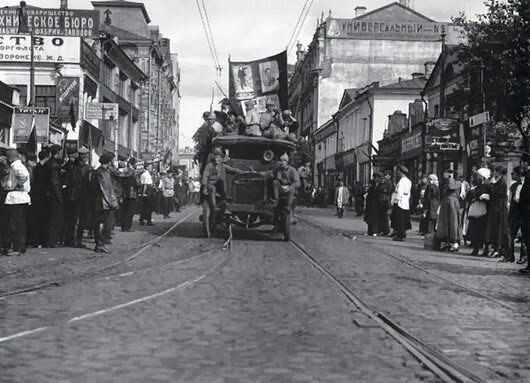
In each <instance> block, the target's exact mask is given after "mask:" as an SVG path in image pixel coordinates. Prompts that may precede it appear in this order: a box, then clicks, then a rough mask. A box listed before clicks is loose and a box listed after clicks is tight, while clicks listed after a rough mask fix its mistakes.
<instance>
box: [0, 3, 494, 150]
mask: <svg viewBox="0 0 530 383" xmlns="http://www.w3.org/2000/svg"><path fill="white" fill-rule="evenodd" d="M136 1H139V0H136ZM203 1H204V3H205V5H206V9H207V11H208V17H209V20H210V24H211V28H212V32H213V38H214V42H215V46H216V48H217V53H218V57H219V61H220V62H221V66H222V67H223V70H222V75H221V77H218V76H217V74H216V71H215V67H214V64H213V60H212V58H211V56H210V51H209V48H208V44H207V42H206V37H205V33H204V30H203V27H202V24H201V19H200V17H199V12H198V9H197V4H196V0H172V1H170V0H148V1H144V4H145V7H146V9H147V12H148V14H149V16H150V18H151V24H153V25H159V26H160V32H161V33H162V34H163V35H164V36H165V37H168V38H170V39H171V50H172V53H177V54H178V55H179V66H180V70H181V84H180V85H181V89H180V92H181V95H182V101H181V115H180V147H181V148H183V147H185V146H192V145H193V144H192V140H191V136H192V135H193V133H194V132H195V131H196V129H197V127H198V126H199V125H200V124H201V122H202V120H201V115H202V113H203V111H206V110H209V108H210V103H211V101H212V92H213V94H214V100H215V101H214V102H215V104H214V108H215V107H216V106H217V103H218V101H219V100H220V99H221V98H222V97H223V95H222V94H221V92H220V91H219V90H218V89H217V87H216V86H215V84H214V81H218V82H219V84H220V85H221V87H222V88H223V89H224V91H225V92H227V91H228V70H227V69H228V68H227V67H228V57H229V55H230V56H231V59H232V60H233V61H245V60H252V59H257V58H261V57H267V56H270V55H273V54H276V53H279V52H281V51H283V50H284V49H285V47H286V45H287V43H288V41H289V38H290V37H291V34H292V32H293V29H294V27H295V24H296V21H297V20H298V17H299V15H300V11H301V10H302V7H303V6H304V3H305V2H306V0H267V1H259V0H203ZM391 2H392V1H391V0H369V1H368V0H313V1H312V7H311V10H310V12H309V14H308V16H307V19H306V20H305V23H304V25H303V27H302V29H301V32H300V34H299V37H298V41H300V42H301V43H302V44H303V49H305V48H306V47H307V45H308V44H309V43H310V42H311V39H312V37H313V33H314V31H315V26H316V22H317V19H319V18H320V17H321V14H322V12H324V17H327V15H328V12H329V10H331V11H332V16H333V17H338V18H350V17H351V18H353V17H354V14H355V11H354V9H355V7H357V6H365V7H366V8H367V11H371V10H374V9H377V8H379V7H381V6H384V5H386V4H389V3H391ZM3 3H4V5H18V4H19V3H20V1H18V0H4V1H3ZM26 3H28V4H29V5H34V6H38V7H43V8H59V3H60V0H26ZM483 3H484V0H465V1H463V0H444V1H438V2H433V1H432V0H411V6H412V7H413V8H414V9H415V10H416V11H418V12H420V13H422V14H424V15H426V16H428V17H430V18H432V19H434V20H437V21H450V20H451V17H452V16H458V13H459V12H461V11H464V12H466V14H468V15H469V16H474V15H476V14H477V13H483V12H484V11H485V6H484V4H483ZM68 5H69V7H70V8H80V9H82V8H85V9H91V8H92V5H91V2H90V1H89V0H69V4H68ZM295 51H296V47H295V48H294V49H292V51H291V54H290V56H289V62H290V63H293V62H294V57H295V53H294V52H295Z"/></svg>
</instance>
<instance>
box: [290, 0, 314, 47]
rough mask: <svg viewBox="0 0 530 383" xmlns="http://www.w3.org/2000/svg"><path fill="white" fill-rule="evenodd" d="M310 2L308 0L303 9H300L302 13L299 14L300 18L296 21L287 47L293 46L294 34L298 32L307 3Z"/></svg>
mask: <svg viewBox="0 0 530 383" xmlns="http://www.w3.org/2000/svg"><path fill="white" fill-rule="evenodd" d="M308 3H309V0H306V1H305V3H304V6H303V7H302V10H301V11H300V14H299V15H298V20H297V21H296V24H295V26H294V29H293V31H292V32H291V37H290V38H289V41H288V42H287V49H289V47H290V46H291V43H292V41H293V38H294V35H295V33H296V30H297V29H298V25H299V24H300V20H302V16H303V14H304V10H305V8H306V7H307V4H308Z"/></svg>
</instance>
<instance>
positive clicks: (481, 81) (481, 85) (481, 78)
mask: <svg viewBox="0 0 530 383" xmlns="http://www.w3.org/2000/svg"><path fill="white" fill-rule="evenodd" d="M480 95H481V98H482V113H484V112H486V93H485V92H484V61H483V60H482V58H480ZM487 124H488V123H487V122H484V123H483V124H482V140H483V141H482V145H483V146H484V147H483V151H484V152H483V154H484V160H485V159H486V141H487V140H486V136H487Z"/></svg>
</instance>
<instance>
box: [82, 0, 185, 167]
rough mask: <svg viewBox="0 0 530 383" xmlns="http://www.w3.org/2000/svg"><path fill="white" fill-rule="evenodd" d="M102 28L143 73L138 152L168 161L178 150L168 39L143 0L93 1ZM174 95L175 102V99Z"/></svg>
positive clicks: (176, 93) (175, 85)
mask: <svg viewBox="0 0 530 383" xmlns="http://www.w3.org/2000/svg"><path fill="white" fill-rule="evenodd" d="M92 5H93V6H94V8H95V9H97V10H99V11H100V21H101V24H102V25H103V28H104V30H105V31H107V32H108V33H110V34H111V35H112V36H115V37H116V38H117V43H118V45H119V46H120V47H121V48H122V49H123V51H124V52H125V53H126V54H127V55H128V56H129V58H130V59H131V60H133V61H134V62H135V63H136V64H137V66H138V67H139V68H140V69H141V70H142V71H143V72H144V73H145V74H146V76H147V78H148V80H147V81H146V82H144V83H143V84H142V86H141V87H140V90H139V97H140V105H141V107H140V109H141V117H140V138H139V146H140V153H141V155H142V157H143V158H144V159H147V160H164V162H168V161H169V160H170V159H171V158H172V157H174V156H175V154H174V153H177V152H178V148H177V145H178V129H179V127H178V109H179V108H178V104H179V102H180V93H179V89H178V84H179V81H180V75H179V76H178V77H175V67H176V68H178V64H177V63H174V62H173V57H172V55H171V49H170V40H169V39H167V38H164V37H163V36H162V34H161V33H160V30H159V27H158V26H156V25H150V23H151V19H150V17H149V15H148V13H147V10H146V8H145V6H144V4H143V3H137V2H130V1H94V2H92ZM175 97H177V99H178V102H177V101H176V100H175Z"/></svg>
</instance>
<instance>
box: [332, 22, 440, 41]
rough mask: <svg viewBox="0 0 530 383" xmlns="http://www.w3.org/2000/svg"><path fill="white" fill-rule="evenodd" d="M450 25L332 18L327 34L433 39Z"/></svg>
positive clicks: (371, 37)
mask: <svg viewBox="0 0 530 383" xmlns="http://www.w3.org/2000/svg"><path fill="white" fill-rule="evenodd" d="M449 26H450V25H448V24H446V23H434V22H427V21H426V22H401V21H399V22H398V21H396V22H391V21H360V20H359V21H357V20H351V19H331V20H330V21H329V22H328V29H327V32H326V35H327V36H328V37H331V38H345V39H373V40H421V41H425V40H428V41H429V40H432V41H437V40H439V39H440V34H441V33H442V28H443V27H446V29H447V28H448V27H449Z"/></svg>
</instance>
